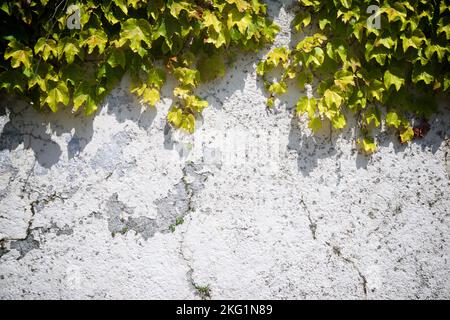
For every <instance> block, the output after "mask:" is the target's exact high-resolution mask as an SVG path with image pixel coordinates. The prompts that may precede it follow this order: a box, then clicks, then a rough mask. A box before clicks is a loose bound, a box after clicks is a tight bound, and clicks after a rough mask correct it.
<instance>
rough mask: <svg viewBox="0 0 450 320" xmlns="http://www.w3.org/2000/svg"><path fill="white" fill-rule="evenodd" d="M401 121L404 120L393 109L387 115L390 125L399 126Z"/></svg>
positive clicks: (387, 121) (387, 122)
mask: <svg viewBox="0 0 450 320" xmlns="http://www.w3.org/2000/svg"><path fill="white" fill-rule="evenodd" d="M401 123H402V122H401V120H400V119H399V117H398V114H397V113H396V112H393V111H391V112H389V113H388V114H387V115H386V124H387V125H388V126H391V127H394V128H398V127H399V126H400V124H401Z"/></svg>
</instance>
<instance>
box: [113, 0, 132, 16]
mask: <svg viewBox="0 0 450 320" xmlns="http://www.w3.org/2000/svg"><path fill="white" fill-rule="evenodd" d="M112 1H113V2H114V4H115V5H116V6H118V7H119V8H120V10H122V12H123V13H125V14H128V6H127V1H126V0H112Z"/></svg>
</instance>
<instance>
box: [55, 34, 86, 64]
mask: <svg viewBox="0 0 450 320" xmlns="http://www.w3.org/2000/svg"><path fill="white" fill-rule="evenodd" d="M57 51H58V56H59V57H62V56H63V55H64V56H65V58H66V61H67V63H68V64H71V63H73V62H74V60H75V56H77V55H78V56H80V55H81V52H80V47H79V46H78V41H76V40H75V39H73V38H70V37H64V38H62V39H61V40H59V42H58V49H57Z"/></svg>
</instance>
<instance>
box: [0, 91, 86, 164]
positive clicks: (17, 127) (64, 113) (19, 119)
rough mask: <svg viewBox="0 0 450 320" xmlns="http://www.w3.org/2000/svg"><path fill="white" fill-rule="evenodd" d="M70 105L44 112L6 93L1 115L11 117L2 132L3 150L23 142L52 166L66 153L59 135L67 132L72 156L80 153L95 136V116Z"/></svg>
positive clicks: (13, 147) (39, 157) (68, 153)
mask: <svg viewBox="0 0 450 320" xmlns="http://www.w3.org/2000/svg"><path fill="white" fill-rule="evenodd" d="M69 109H70V108H66V109H63V110H61V111H59V112H58V113H56V114H53V113H50V112H40V111H37V110H35V109H33V108H32V107H31V106H30V105H29V104H27V103H25V102H23V101H19V100H16V99H15V98H13V97H2V98H1V104H0V116H1V117H8V120H7V122H6V123H5V125H4V126H3V129H2V131H1V133H0V152H1V151H3V150H9V151H13V150H16V149H17V148H18V147H19V146H20V145H22V144H23V149H25V150H26V149H31V150H33V152H34V156H35V159H36V162H37V163H38V164H39V165H40V166H41V167H43V168H46V169H50V168H51V167H53V166H54V165H55V164H57V163H58V162H59V160H60V158H61V156H62V155H63V151H62V149H61V146H60V143H58V142H57V141H55V140H56V139H55V137H61V136H64V139H65V143H66V145H67V156H68V158H69V159H72V158H74V157H76V156H77V155H79V154H80V152H82V151H83V150H84V148H85V147H86V145H87V144H88V143H89V142H90V141H91V139H92V135H93V118H92V117H86V116H84V115H83V114H76V115H74V114H72V113H71V112H70V110H69Z"/></svg>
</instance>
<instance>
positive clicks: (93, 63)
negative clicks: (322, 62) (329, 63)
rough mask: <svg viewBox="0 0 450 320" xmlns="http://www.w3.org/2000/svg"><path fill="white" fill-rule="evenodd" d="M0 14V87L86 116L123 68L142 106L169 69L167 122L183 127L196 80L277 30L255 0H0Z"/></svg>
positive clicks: (193, 103)
mask: <svg viewBox="0 0 450 320" xmlns="http://www.w3.org/2000/svg"><path fill="white" fill-rule="evenodd" d="M0 18H1V20H0V21H1V22H0V50H1V52H0V53H1V54H0V90H6V91H7V92H8V93H10V94H16V95H19V96H20V97H22V98H23V99H26V100H27V101H29V102H30V103H31V104H33V105H34V107H35V108H38V109H50V110H51V111H53V112H56V111H57V110H59V109H61V108H63V107H71V108H72V109H73V111H74V112H77V111H78V110H81V109H83V110H84V112H85V113H86V114H88V115H90V114H93V113H95V111H96V110H97V107H98V105H99V104H100V103H101V101H102V99H103V98H104V97H105V96H106V95H107V94H108V92H109V91H110V90H111V89H112V88H114V86H115V85H116V84H117V83H118V81H120V79H121V78H122V76H123V75H124V74H125V73H126V72H128V73H129V75H130V77H131V88H130V89H131V92H133V93H135V94H137V95H138V96H139V97H140V98H141V99H142V101H143V102H145V103H147V104H148V105H149V106H154V105H155V104H156V103H157V102H158V101H159V99H160V89H161V87H162V85H163V84H164V82H165V79H166V74H167V73H171V74H172V75H173V76H174V77H175V78H176V80H177V81H178V86H177V87H176V88H175V90H174V98H175V99H174V104H173V106H172V108H171V110H170V112H169V114H168V121H169V122H170V123H171V124H172V125H174V126H175V127H178V128H183V129H184V130H186V131H188V132H193V130H194V128H195V116H196V115H197V114H198V113H201V112H202V110H203V109H204V108H205V107H206V106H207V105H208V104H207V102H206V101H205V100H202V99H201V98H200V97H198V96H196V95H195V94H194V90H195V88H196V87H197V86H198V84H199V83H200V82H201V81H207V80H211V79H213V78H215V77H217V76H221V75H223V74H224V72H225V65H226V61H227V58H228V57H230V56H231V55H232V54H233V52H234V51H236V50H256V49H257V48H259V47H260V46H261V45H263V44H264V43H268V42H271V41H272V40H273V39H274V36H275V34H276V33H277V31H278V27H277V26H276V25H275V24H274V23H273V22H272V21H270V20H269V19H268V18H267V17H266V5H264V4H262V3H261V2H260V1H259V0H167V1H165V0H104V1H97V0H85V1H71V0H60V1H49V0H38V1H25V0H23V1H0Z"/></svg>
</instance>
